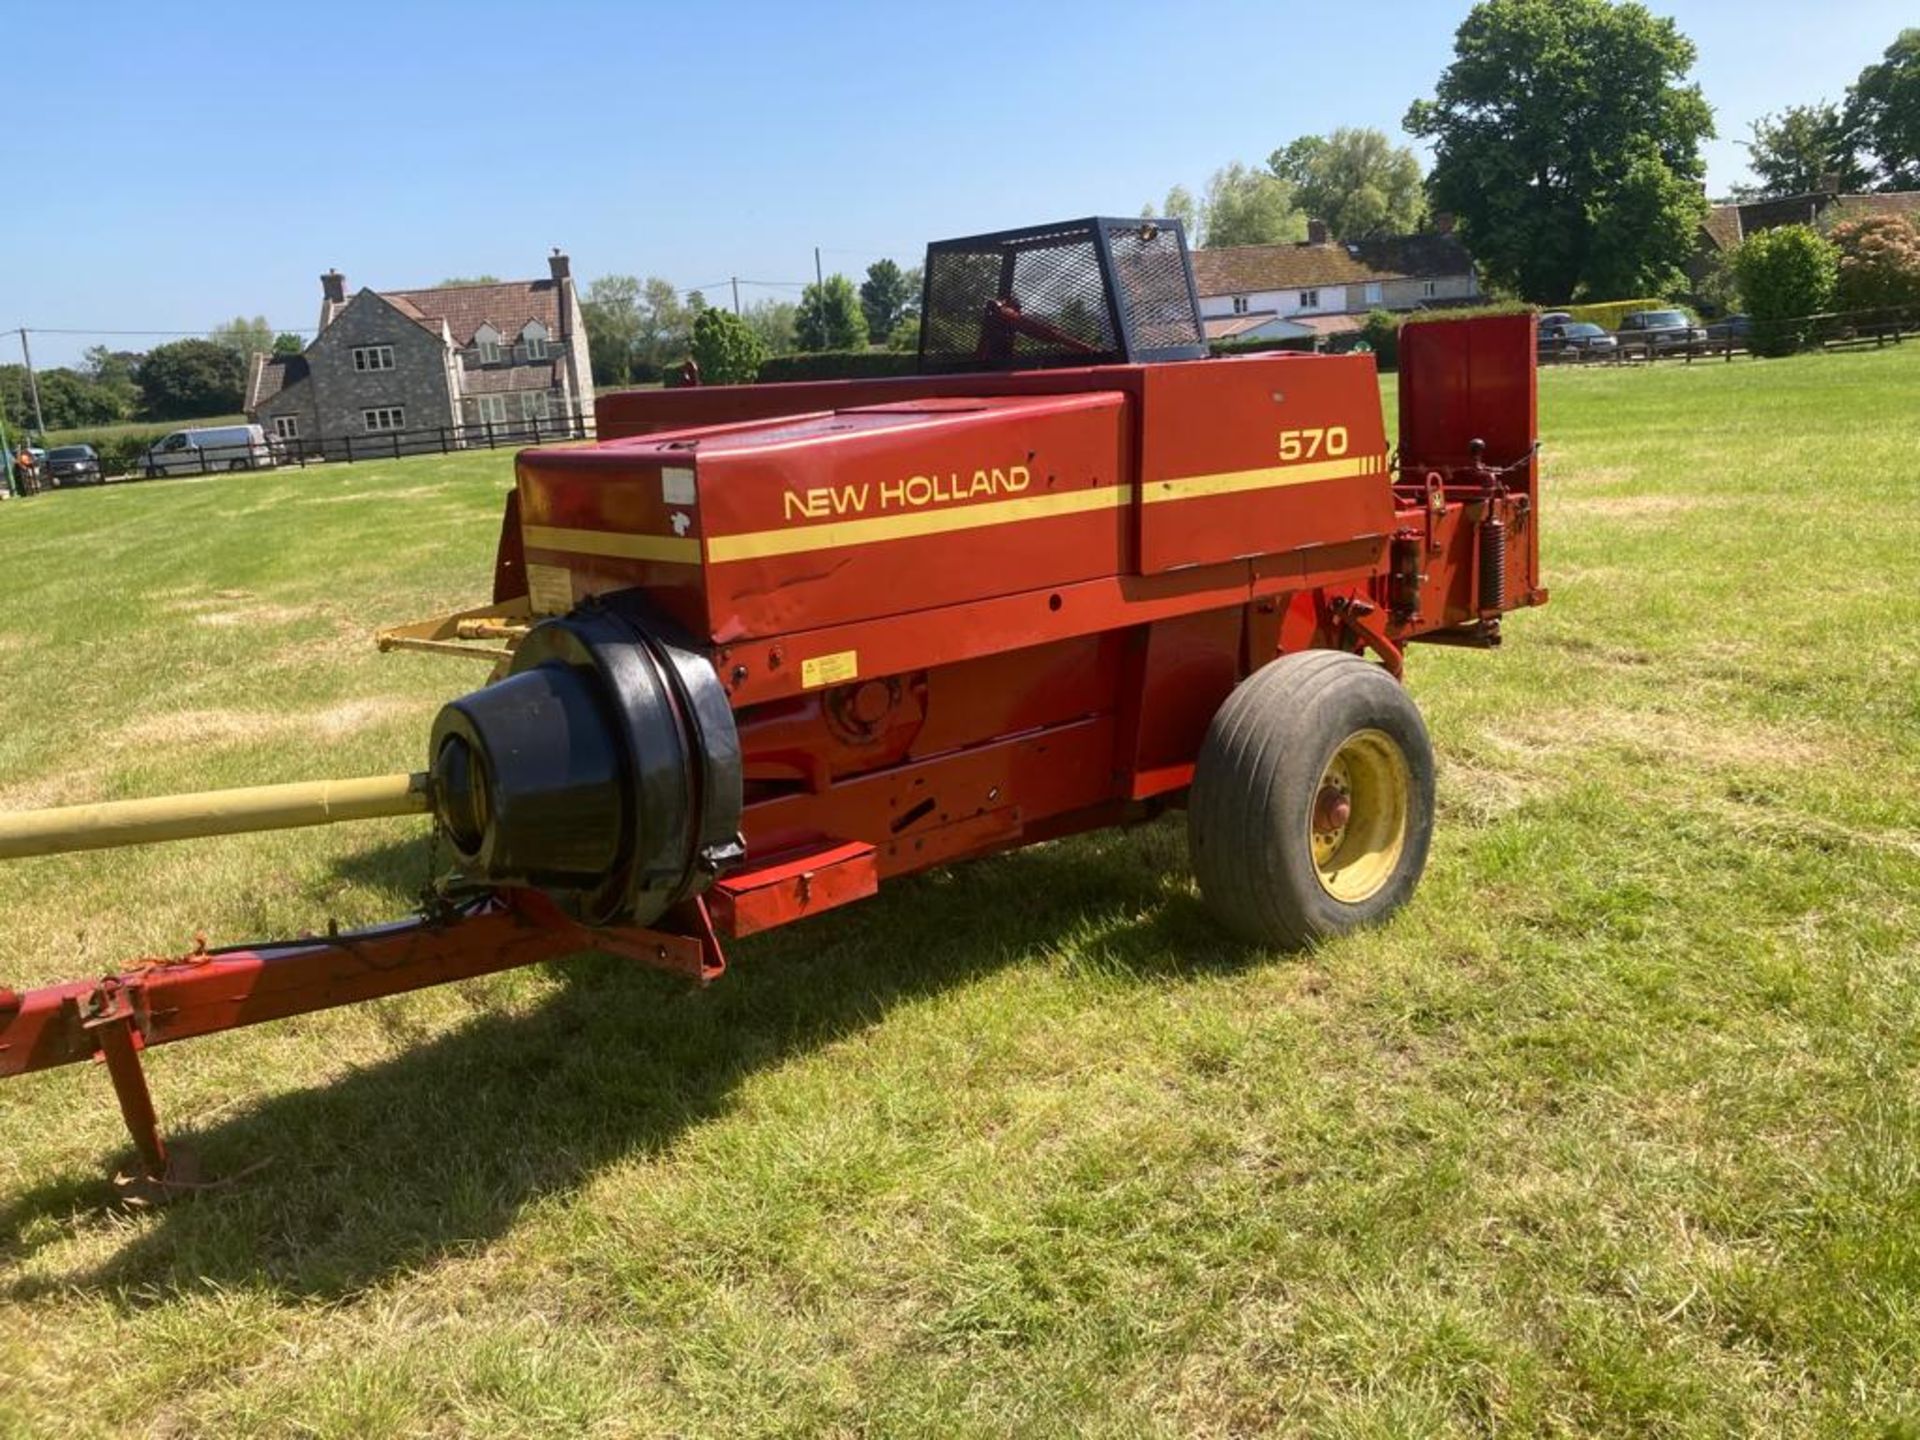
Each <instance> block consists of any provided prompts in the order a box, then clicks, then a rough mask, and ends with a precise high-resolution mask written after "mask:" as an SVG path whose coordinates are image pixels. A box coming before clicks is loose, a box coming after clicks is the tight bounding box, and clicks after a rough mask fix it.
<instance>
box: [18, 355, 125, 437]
mask: <svg viewBox="0 0 1920 1440" xmlns="http://www.w3.org/2000/svg"><path fill="white" fill-rule="evenodd" d="M39 383H40V411H41V414H43V415H44V416H45V417H46V421H47V428H48V429H49V430H74V429H78V428H79V427H80V426H82V425H111V424H113V423H114V422H115V421H118V420H122V419H124V418H126V412H125V411H123V410H122V409H121V408H120V405H119V402H118V400H117V399H116V397H115V395H114V393H113V392H112V391H111V390H107V389H104V388H102V387H101V386H99V385H97V384H95V383H94V382H93V380H92V379H91V378H89V377H88V376H86V375H83V374H81V373H80V372H79V371H77V370H67V369H60V370H42V371H41V372H40V375H39Z"/></svg>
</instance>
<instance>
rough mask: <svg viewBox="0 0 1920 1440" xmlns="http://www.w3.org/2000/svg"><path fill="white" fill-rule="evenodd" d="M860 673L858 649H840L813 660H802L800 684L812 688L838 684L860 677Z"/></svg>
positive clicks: (815, 657)
mask: <svg viewBox="0 0 1920 1440" xmlns="http://www.w3.org/2000/svg"><path fill="white" fill-rule="evenodd" d="M859 675H860V653H859V652H858V651H857V650H839V651H835V652H834V653H833V654H831V655H816V656H814V657H813V658H812V659H811V660H802V661H801V662H800V684H801V686H802V687H803V688H805V689H808V690H811V689H813V688H814V687H815V686H817V685H838V684H840V683H841V682H842V681H844V680H854V679H858V678H859Z"/></svg>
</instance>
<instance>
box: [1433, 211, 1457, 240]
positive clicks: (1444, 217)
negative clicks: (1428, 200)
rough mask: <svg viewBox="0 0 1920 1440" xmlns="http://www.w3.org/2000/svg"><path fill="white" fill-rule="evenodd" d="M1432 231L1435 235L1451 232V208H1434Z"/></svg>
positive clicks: (1449, 233)
mask: <svg viewBox="0 0 1920 1440" xmlns="http://www.w3.org/2000/svg"><path fill="white" fill-rule="evenodd" d="M1433 233H1434V234H1436V235H1451V234H1452V233H1453V212H1452V211H1451V210H1436V211H1434V212H1433Z"/></svg>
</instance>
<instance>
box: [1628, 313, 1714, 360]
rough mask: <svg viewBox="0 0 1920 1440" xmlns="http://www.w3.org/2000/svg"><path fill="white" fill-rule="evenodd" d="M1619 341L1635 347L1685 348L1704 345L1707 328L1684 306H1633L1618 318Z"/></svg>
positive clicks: (1650, 348) (1653, 348)
mask: <svg viewBox="0 0 1920 1440" xmlns="http://www.w3.org/2000/svg"><path fill="white" fill-rule="evenodd" d="M1619 340H1620V344H1621V345H1623V346H1626V347H1628V348H1631V349H1636V350H1650V351H1659V350H1684V349H1686V347H1687V346H1689V345H1704V344H1705V343H1706V340H1707V332H1706V331H1705V330H1702V329H1701V328H1700V327H1699V326H1698V325H1696V324H1694V323H1693V321H1691V320H1690V319H1688V318H1687V313H1686V311H1684V310H1635V311H1634V312H1633V313H1632V314H1630V315H1628V316H1627V317H1626V318H1625V319H1624V320H1622V321H1621V322H1620V334H1619Z"/></svg>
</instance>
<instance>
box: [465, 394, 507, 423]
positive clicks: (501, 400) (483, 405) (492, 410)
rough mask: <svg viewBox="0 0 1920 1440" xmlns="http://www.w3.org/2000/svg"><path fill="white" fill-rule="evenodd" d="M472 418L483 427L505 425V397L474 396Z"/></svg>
mask: <svg viewBox="0 0 1920 1440" xmlns="http://www.w3.org/2000/svg"><path fill="white" fill-rule="evenodd" d="M473 418H474V419H475V420H478V421H479V422H480V423H481V424H483V425H504V424H506V423H507V397H506V396H504V395H476V396H474V397H473Z"/></svg>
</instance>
